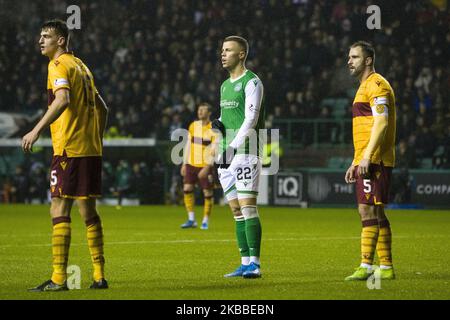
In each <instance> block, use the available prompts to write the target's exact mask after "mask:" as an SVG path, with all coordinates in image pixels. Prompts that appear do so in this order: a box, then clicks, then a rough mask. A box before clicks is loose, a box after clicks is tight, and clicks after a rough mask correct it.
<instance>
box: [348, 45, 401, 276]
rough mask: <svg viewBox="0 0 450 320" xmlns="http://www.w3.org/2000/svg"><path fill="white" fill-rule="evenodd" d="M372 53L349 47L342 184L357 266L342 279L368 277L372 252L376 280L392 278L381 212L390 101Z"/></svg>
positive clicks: (391, 139)
mask: <svg viewBox="0 0 450 320" xmlns="http://www.w3.org/2000/svg"><path fill="white" fill-rule="evenodd" d="M374 64H375V50H374V48H373V47H372V45H371V44H369V43H367V42H364V41H358V42H356V43H354V44H353V45H352V46H351V47H350V52H349V55H348V67H349V69H350V73H351V75H352V76H354V77H356V78H358V80H359V82H360V83H361V84H360V86H359V89H358V91H357V92H356V96H355V99H354V101H353V108H352V111H353V143H354V148H355V153H354V158H353V162H352V165H351V166H350V168H348V170H347V172H346V174H345V181H346V182H347V183H354V182H356V197H357V202H358V211H359V214H360V215H361V222H362V234H361V265H360V266H359V267H358V268H356V271H355V272H354V273H353V274H352V275H350V276H348V277H347V278H346V279H345V280H366V279H367V278H368V277H369V276H370V275H371V274H372V273H373V268H372V264H373V261H374V256H375V251H377V253H378V258H379V260H380V261H379V262H380V269H379V273H380V279H384V280H387V279H394V278H395V275H394V269H393V267H392V254H391V242H392V240H391V239H392V238H391V228H390V224H389V220H388V219H387V217H386V215H385V213H384V205H385V204H387V203H388V195H389V185H390V181H391V175H392V169H393V167H394V164H395V127H396V126H395V121H396V111H395V96H394V91H393V90H392V87H391V85H390V84H389V82H388V81H387V80H386V79H385V78H383V77H382V76H381V75H380V74H378V73H376V72H375V67H374Z"/></svg>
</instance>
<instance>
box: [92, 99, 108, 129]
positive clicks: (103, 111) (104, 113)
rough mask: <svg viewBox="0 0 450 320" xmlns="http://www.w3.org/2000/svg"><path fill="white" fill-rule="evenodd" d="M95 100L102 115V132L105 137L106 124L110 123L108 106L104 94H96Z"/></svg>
mask: <svg viewBox="0 0 450 320" xmlns="http://www.w3.org/2000/svg"><path fill="white" fill-rule="evenodd" d="M95 100H96V106H97V107H98V112H99V116H100V124H99V125H100V132H101V133H102V137H103V136H104V134H105V129H106V125H107V124H108V113H109V112H108V107H107V106H106V103H105V100H103V98H102V96H101V95H100V94H99V93H97V94H96V95H95Z"/></svg>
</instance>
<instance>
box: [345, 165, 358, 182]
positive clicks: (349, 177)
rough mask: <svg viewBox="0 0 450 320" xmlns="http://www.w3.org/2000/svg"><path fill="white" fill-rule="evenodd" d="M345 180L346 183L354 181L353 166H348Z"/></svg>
mask: <svg viewBox="0 0 450 320" xmlns="http://www.w3.org/2000/svg"><path fill="white" fill-rule="evenodd" d="M345 182H347V183H355V182H356V177H355V166H353V165H352V166H350V168H348V169H347V172H346V173H345Z"/></svg>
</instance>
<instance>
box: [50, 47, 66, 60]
mask: <svg viewBox="0 0 450 320" xmlns="http://www.w3.org/2000/svg"><path fill="white" fill-rule="evenodd" d="M66 52H68V50H67V49H63V48H58V49H57V50H56V51H55V53H54V54H53V56H52V57H49V58H50V60H55V59H58V58H59V57H60V56H61V55H62V54H64V53H66Z"/></svg>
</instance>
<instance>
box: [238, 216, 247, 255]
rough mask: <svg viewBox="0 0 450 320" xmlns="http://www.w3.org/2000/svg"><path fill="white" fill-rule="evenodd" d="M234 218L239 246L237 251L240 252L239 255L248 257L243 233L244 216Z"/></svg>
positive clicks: (245, 238)
mask: <svg viewBox="0 0 450 320" xmlns="http://www.w3.org/2000/svg"><path fill="white" fill-rule="evenodd" d="M237 219H239V220H237ZM235 220H236V239H237V243H238V247H239V252H240V253H241V257H248V256H249V250H248V244H247V237H246V235H245V220H244V217H239V218H235Z"/></svg>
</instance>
